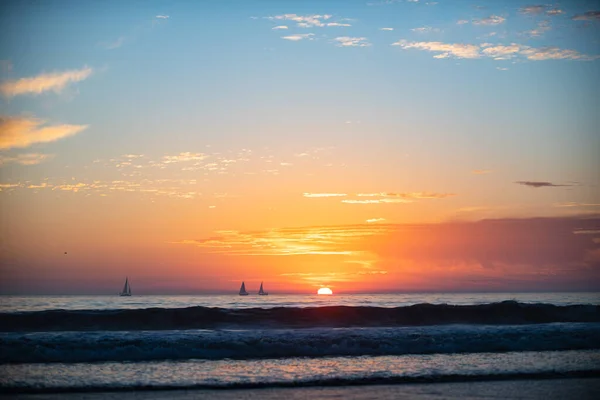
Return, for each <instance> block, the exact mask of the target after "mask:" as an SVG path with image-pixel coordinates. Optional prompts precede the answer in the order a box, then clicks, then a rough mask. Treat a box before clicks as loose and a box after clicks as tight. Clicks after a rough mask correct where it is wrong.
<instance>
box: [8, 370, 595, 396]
mask: <svg viewBox="0 0 600 400" xmlns="http://www.w3.org/2000/svg"><path fill="white" fill-rule="evenodd" d="M587 379H589V380H597V381H598V385H599V387H600V369H597V370H581V371H569V372H562V373H560V372H543V373H525V374H522V373H519V374H510V373H508V374H496V375H487V376H481V375H472V376H470V375H445V376H439V377H435V378H431V377H406V376H405V377H389V378H366V379H343V378H341V379H330V380H327V381H320V382H319V381H313V382H271V383H239V384H233V385H205V384H200V385H190V386H185V387H181V386H159V385H157V386H125V387H107V388H101V387H67V388H44V389H41V388H27V389H25V390H22V389H19V388H10V387H9V388H6V387H0V392H1V395H27V396H36V395H37V396H44V395H58V396H61V395H84V394H85V395H93V394H100V393H103V394H108V393H112V394H114V395H116V394H119V396H121V394H127V393H164V394H165V396H168V393H174V392H180V391H193V392H205V391H207V392H214V393H228V392H235V391H244V390H251V391H256V390H285V389H297V390H300V389H314V388H342V387H345V388H369V387H375V386H394V387H395V386H411V385H445V384H465V385H466V384H478V383H482V384H483V383H502V382H515V383H516V382H524V381H558V380H560V381H570V380H587ZM1 395H0V396H1Z"/></svg>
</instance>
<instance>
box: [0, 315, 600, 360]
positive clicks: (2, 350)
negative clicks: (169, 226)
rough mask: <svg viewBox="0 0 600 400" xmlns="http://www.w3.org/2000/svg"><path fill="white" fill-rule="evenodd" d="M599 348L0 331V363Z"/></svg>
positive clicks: (475, 329)
mask: <svg viewBox="0 0 600 400" xmlns="http://www.w3.org/2000/svg"><path fill="white" fill-rule="evenodd" d="M589 349H600V323H551V324H539V325H502V326H497V325H496V326H492V325H445V326H428V327H403V328H336V329H322V328H315V329H268V330H183V331H132V332H121V331H101V332H52V333H41V332H40V333H2V334H0V364H6V363H49V362H60V363H76V362H97V361H156V360H188V359H207V360H220V359H240V360H243V359H264V358H290V357H323V356H363V355H369V356H381V355H407V354H452V353H489V352H514V351H549V350H589Z"/></svg>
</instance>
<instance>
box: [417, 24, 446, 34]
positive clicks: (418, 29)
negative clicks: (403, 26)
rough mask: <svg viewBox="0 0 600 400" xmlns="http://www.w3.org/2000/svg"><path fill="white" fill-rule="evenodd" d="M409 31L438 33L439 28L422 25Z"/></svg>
mask: <svg viewBox="0 0 600 400" xmlns="http://www.w3.org/2000/svg"><path fill="white" fill-rule="evenodd" d="M411 31H413V32H416V33H439V32H441V30H440V29H439V28H432V27H431V26H423V27H421V28H413V29H411Z"/></svg>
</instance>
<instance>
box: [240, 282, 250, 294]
mask: <svg viewBox="0 0 600 400" xmlns="http://www.w3.org/2000/svg"><path fill="white" fill-rule="evenodd" d="M247 295H248V292H246V285H245V284H244V282H242V287H241V288H240V296H247Z"/></svg>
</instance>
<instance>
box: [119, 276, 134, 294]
mask: <svg viewBox="0 0 600 400" xmlns="http://www.w3.org/2000/svg"><path fill="white" fill-rule="evenodd" d="M119 296H131V286H129V278H125V286H123V291H122V292H121V293H119Z"/></svg>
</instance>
